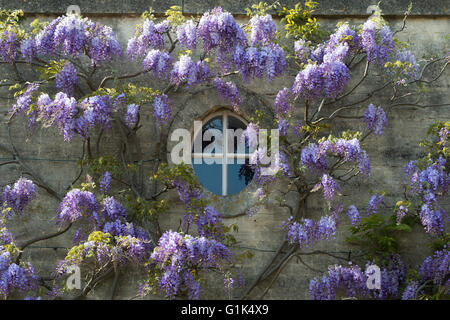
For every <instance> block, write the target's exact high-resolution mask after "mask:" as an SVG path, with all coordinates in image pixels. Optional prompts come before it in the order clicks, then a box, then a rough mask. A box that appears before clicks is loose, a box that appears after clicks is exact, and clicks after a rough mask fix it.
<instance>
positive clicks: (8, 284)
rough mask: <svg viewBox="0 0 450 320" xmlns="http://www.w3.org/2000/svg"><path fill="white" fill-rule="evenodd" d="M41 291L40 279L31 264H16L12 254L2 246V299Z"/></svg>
mask: <svg viewBox="0 0 450 320" xmlns="http://www.w3.org/2000/svg"><path fill="white" fill-rule="evenodd" d="M38 289H39V278H38V276H37V275H36V272H35V270H34V268H33V266H32V265H31V264H30V263H24V264H20V265H18V264H16V263H14V262H13V257H11V254H10V252H8V251H7V250H6V248H5V247H4V246H0V297H2V298H3V299H6V298H8V296H9V295H12V294H14V293H19V294H22V295H25V294H27V293H28V292H32V291H37V290H38Z"/></svg>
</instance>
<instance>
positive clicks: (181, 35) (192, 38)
mask: <svg viewBox="0 0 450 320" xmlns="http://www.w3.org/2000/svg"><path fill="white" fill-rule="evenodd" d="M177 37H178V41H179V42H180V44H181V46H182V47H184V48H186V49H189V50H195V48H196V47H197V28H196V26H195V24H194V21H192V20H189V21H187V22H186V23H184V24H182V25H181V26H179V27H178V28H177Z"/></svg>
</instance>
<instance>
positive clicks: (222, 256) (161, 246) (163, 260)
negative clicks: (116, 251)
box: [147, 231, 232, 299]
mask: <svg viewBox="0 0 450 320" xmlns="http://www.w3.org/2000/svg"><path fill="white" fill-rule="evenodd" d="M231 256H232V253H231V251H230V250H229V249H228V248H227V247H225V246H224V245H223V244H221V243H220V242H217V241H215V240H210V239H207V238H205V237H198V238H194V237H192V236H190V235H182V234H180V233H177V232H173V231H167V232H165V233H164V234H163V235H162V236H161V238H160V239H159V241H158V246H157V247H156V248H155V249H154V250H153V253H152V255H151V257H150V266H155V267H157V268H158V269H159V270H161V272H162V274H161V276H160V277H159V278H158V284H157V286H158V289H159V290H161V291H163V292H164V293H165V294H166V297H168V298H171V299H173V298H175V297H176V295H177V294H178V292H179V290H180V288H181V286H182V285H184V286H186V287H187V288H188V292H190V293H189V298H191V299H198V298H199V294H200V286H199V282H198V279H195V278H194V277H193V276H192V274H193V271H194V270H208V269H209V270H211V269H216V270H219V269H220V266H221V265H222V264H223V263H225V262H228V261H230V259H231ZM147 285H148V284H147Z"/></svg>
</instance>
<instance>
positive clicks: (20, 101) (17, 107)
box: [10, 83, 40, 114]
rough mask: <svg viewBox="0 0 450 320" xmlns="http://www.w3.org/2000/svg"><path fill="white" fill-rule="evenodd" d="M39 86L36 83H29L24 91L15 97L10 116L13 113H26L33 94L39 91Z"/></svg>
mask: <svg viewBox="0 0 450 320" xmlns="http://www.w3.org/2000/svg"><path fill="white" fill-rule="evenodd" d="M39 88H40V85H39V84H38V83H30V84H28V85H27V88H26V90H25V91H24V92H23V93H22V94H21V95H19V96H18V97H17V100H16V103H15V104H14V105H13V106H12V108H11V110H10V114H13V113H17V114H20V113H26V112H27V111H28V110H29V108H30V106H31V103H32V101H33V98H34V97H35V94H36V93H37V91H38V90H39Z"/></svg>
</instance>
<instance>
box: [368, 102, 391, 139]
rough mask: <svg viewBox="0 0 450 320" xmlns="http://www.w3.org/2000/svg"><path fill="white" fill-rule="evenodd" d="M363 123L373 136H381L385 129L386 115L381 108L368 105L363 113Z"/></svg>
mask: <svg viewBox="0 0 450 320" xmlns="http://www.w3.org/2000/svg"><path fill="white" fill-rule="evenodd" d="M364 122H365V123H366V124H367V127H368V128H369V130H371V131H373V133H374V134H375V135H382V134H383V129H384V127H387V117H386V113H385V112H384V110H383V109H382V108H381V107H375V106H374V105H373V104H369V106H368V107H367V109H366V111H365V112H364Z"/></svg>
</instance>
